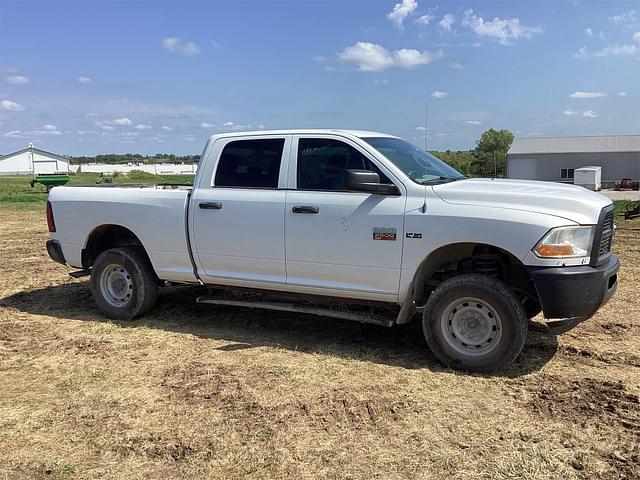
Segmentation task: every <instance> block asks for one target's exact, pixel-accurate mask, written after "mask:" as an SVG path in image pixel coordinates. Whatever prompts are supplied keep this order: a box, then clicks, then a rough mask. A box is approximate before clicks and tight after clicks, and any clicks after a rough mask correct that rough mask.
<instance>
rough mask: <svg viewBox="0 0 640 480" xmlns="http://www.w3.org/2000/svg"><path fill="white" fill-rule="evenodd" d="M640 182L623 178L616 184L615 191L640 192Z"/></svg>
mask: <svg viewBox="0 0 640 480" xmlns="http://www.w3.org/2000/svg"><path fill="white" fill-rule="evenodd" d="M639 189H640V182H634V181H633V180H631V179H630V178H623V179H622V180H620V182H619V183H617V184H616V186H615V188H614V190H639Z"/></svg>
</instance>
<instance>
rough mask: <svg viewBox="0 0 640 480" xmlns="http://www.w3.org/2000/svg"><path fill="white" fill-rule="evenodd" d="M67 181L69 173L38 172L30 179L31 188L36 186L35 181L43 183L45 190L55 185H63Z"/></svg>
mask: <svg viewBox="0 0 640 480" xmlns="http://www.w3.org/2000/svg"><path fill="white" fill-rule="evenodd" d="M68 181H69V175H68V174H66V173H39V174H37V175H34V177H33V180H31V188H33V187H35V186H36V183H39V184H40V185H44V186H45V187H46V189H47V192H48V191H49V190H51V189H52V188H53V187H55V186H57V185H64V184H66V183H67V182H68Z"/></svg>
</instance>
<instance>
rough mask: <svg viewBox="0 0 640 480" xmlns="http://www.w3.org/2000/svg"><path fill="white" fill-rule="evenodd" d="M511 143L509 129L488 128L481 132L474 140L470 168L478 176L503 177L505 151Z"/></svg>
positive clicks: (511, 136)
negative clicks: (472, 159) (474, 147)
mask: <svg viewBox="0 0 640 480" xmlns="http://www.w3.org/2000/svg"><path fill="white" fill-rule="evenodd" d="M512 143H513V133H511V132H510V131H509V130H504V129H503V130H495V129H493V128H490V129H489V130H486V131H484V132H482V135H480V140H478V141H477V142H476V149H475V151H474V156H475V159H474V162H473V164H472V169H473V170H474V173H476V174H477V175H480V176H496V177H504V176H505V174H506V169H507V162H506V158H507V152H508V151H509V148H510V147H511V144H512Z"/></svg>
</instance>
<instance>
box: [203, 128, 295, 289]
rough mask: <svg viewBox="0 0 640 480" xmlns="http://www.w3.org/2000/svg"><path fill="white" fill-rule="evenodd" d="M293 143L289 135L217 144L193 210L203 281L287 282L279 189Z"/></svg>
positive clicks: (232, 139) (282, 196)
mask: <svg viewBox="0 0 640 480" xmlns="http://www.w3.org/2000/svg"><path fill="white" fill-rule="evenodd" d="M290 141H291V139H290V137H288V136H261V137H247V138H238V137H230V138H223V139H218V140H217V141H216V142H215V143H214V145H213V147H212V149H211V152H210V153H209V155H208V158H207V159H206V162H207V163H206V165H203V167H204V168H205V170H204V171H203V175H202V177H201V178H200V179H199V182H200V183H199V187H198V188H196V189H195V190H194V194H193V199H192V202H191V207H190V212H191V226H192V227H191V228H192V236H191V238H192V239H193V247H194V251H195V255H196V257H197V261H198V263H199V267H200V268H199V269H200V274H201V277H202V278H203V280H204V281H205V282H208V283H222V284H228V285H244V286H258V287H259V286H261V283H263V282H269V283H282V284H284V283H285V281H286V273H285V250H284V208H285V190H284V189H282V188H281V187H282V186H283V185H284V182H285V179H286V166H287V163H286V162H284V161H283V160H282V159H283V156H285V152H288V148H289V144H290ZM207 165H210V166H212V167H213V169H212V168H207Z"/></svg>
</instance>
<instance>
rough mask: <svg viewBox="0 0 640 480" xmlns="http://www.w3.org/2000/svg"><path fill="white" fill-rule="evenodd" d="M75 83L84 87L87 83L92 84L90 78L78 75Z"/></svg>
mask: <svg viewBox="0 0 640 480" xmlns="http://www.w3.org/2000/svg"><path fill="white" fill-rule="evenodd" d="M76 81H77V82H78V83H81V84H84V85H88V84H89V83H93V80H92V79H91V77H87V76H86V75H80V76H79V77H78V78H77V79H76Z"/></svg>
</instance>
